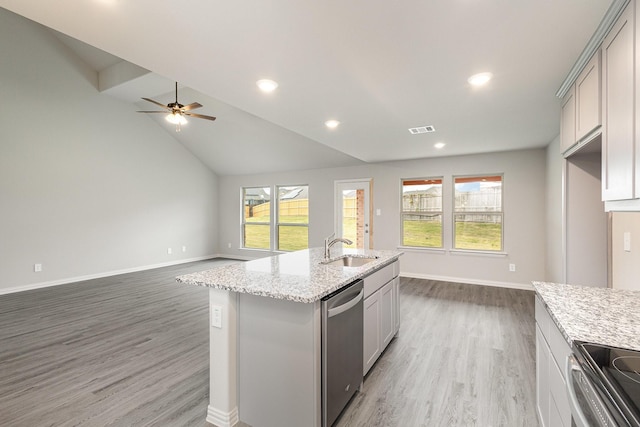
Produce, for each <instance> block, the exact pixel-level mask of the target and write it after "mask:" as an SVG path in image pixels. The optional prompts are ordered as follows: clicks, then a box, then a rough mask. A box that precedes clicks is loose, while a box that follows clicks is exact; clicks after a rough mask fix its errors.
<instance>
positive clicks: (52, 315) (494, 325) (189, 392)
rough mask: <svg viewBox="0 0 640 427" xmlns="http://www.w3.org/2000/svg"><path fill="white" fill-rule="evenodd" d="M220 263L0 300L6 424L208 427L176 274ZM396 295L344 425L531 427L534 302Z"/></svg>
mask: <svg viewBox="0 0 640 427" xmlns="http://www.w3.org/2000/svg"><path fill="white" fill-rule="evenodd" d="M225 262H228V261H226V260H211V261H203V262H198V263H191V264H185V265H181V266H175V267H167V268H162V269H157V270H152V271H146V272H139V273H131V274H125V275H121V276H115V277H111V278H104V279H96V280H91V281H86V282H81V283H73V284H69V285H62V286H56V287H52V288H48V289H41V290H35V291H28V292H22V293H17V294H10V295H3V296H0V425H2V426H12V427H13V426H16V427H22V426H25V427H27V426H28V427H32V426H198V427H200V426H205V425H209V424H207V423H206V422H205V417H206V411H207V404H208V379H209V375H208V363H209V362H208V353H209V348H208V329H207V328H208V326H207V324H208V313H207V307H208V292H207V289H205V288H199V287H192V286H185V285H179V284H177V283H176V282H175V281H174V277H175V276H176V275H180V274H185V273H188V272H192V271H199V270H204V269H207V268H211V267H212V266H215V265H219V264H220V263H225ZM400 292H401V309H402V325H401V328H400V335H399V336H398V337H397V338H396V339H395V340H394V341H393V342H392V343H391V344H390V346H389V348H388V349H387V351H386V352H385V353H384V354H383V356H382V357H381V358H380V360H379V361H378V362H377V364H376V365H375V366H374V367H373V369H372V370H371V372H370V373H369V375H368V376H367V378H366V379H365V383H364V390H363V391H362V392H360V393H358V394H357V395H356V397H355V398H354V400H353V401H352V402H351V405H350V406H349V407H348V408H347V410H346V411H345V413H344V414H343V416H342V417H341V419H340V420H339V422H338V425H339V426H367V427H368V426H409V427H412V426H440V425H442V426H445V425H446V426H483V427H484V426H537V420H536V415H535V410H534V406H535V363H534V360H535V343H534V314H533V292H528V291H518V290H511V289H500V288H490V287H483V286H473V285H462V284H455V283H444V282H433V281H427V280H417V279H403V280H402V282H401V286H400ZM255 427H259V426H255ZM283 427H286V426H283ZM292 427H298V426H292Z"/></svg>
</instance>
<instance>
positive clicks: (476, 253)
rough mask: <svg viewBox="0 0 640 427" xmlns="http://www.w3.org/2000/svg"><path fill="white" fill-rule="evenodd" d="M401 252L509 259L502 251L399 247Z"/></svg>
mask: <svg viewBox="0 0 640 427" xmlns="http://www.w3.org/2000/svg"><path fill="white" fill-rule="evenodd" d="M398 249H399V250H402V251H404V252H416V253H425V252H431V253H437V254H446V253H450V254H451V255H472V256H489V257H507V256H509V254H508V253H507V252H502V251H495V252H491V251H479V250H470V249H444V248H418V247H416V246H398Z"/></svg>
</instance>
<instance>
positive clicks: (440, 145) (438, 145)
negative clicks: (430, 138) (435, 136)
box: [433, 142, 447, 150]
mask: <svg viewBox="0 0 640 427" xmlns="http://www.w3.org/2000/svg"><path fill="white" fill-rule="evenodd" d="M445 145H447V144H445V143H444V142H436V143H435V144H433V146H434V147H436V148H437V149H438V150H439V149H441V148H444V146H445Z"/></svg>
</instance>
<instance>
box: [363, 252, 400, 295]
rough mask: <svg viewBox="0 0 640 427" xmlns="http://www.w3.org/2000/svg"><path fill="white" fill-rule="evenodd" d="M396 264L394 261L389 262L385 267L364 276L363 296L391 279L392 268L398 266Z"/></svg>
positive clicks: (392, 276) (371, 292) (373, 291)
mask: <svg viewBox="0 0 640 427" xmlns="http://www.w3.org/2000/svg"><path fill="white" fill-rule="evenodd" d="M397 264H398V262H397V261H396V262H394V263H393V264H389V265H387V266H386V267H383V268H381V269H380V270H378V271H376V272H374V273H372V274H370V275H369V276H367V277H365V278H364V297H365V298H367V297H368V296H369V295H371V294H373V293H375V292H376V291H377V290H378V289H380V288H381V287H383V286H384V285H385V284H387V283H388V282H389V281H390V280H391V279H393V278H394V268H396V269H397V268H398V267H397Z"/></svg>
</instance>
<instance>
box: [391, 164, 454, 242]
mask: <svg viewBox="0 0 640 427" xmlns="http://www.w3.org/2000/svg"><path fill="white" fill-rule="evenodd" d="M408 181H425V182H426V181H440V210H439V211H429V212H415V211H406V210H404V187H405V182H408ZM444 181H445V180H444V176H431V177H421V178H401V179H400V246H401V247H404V248H411V249H419V250H443V249H444V219H445V218H444V203H443V201H444V188H445V186H444ZM405 215H413V216H424V217H428V216H437V215H439V216H440V246H414V245H407V244H405V234H404V232H405V230H404V218H405Z"/></svg>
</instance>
